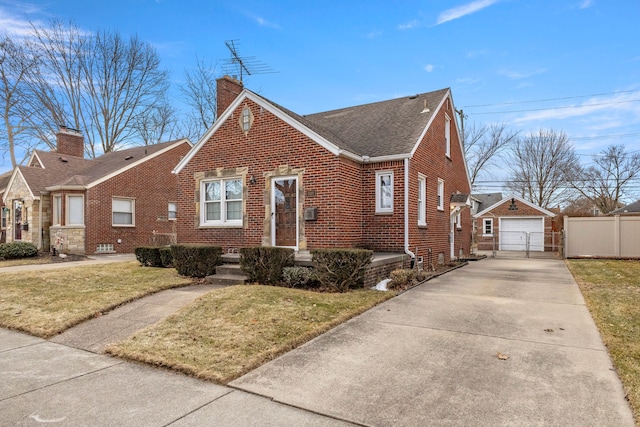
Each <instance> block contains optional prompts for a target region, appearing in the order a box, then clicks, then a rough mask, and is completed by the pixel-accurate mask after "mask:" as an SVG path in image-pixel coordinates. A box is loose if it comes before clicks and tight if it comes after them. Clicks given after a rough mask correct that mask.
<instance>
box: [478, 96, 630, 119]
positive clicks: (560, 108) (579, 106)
mask: <svg viewBox="0 0 640 427" xmlns="http://www.w3.org/2000/svg"><path fill="white" fill-rule="evenodd" d="M639 101H640V99H629V100H626V101H611V102H597V103H593V104H586V105H577V106H575V105H574V106H569V107H550V108H532V109H529V110H511V111H489V112H483V113H469V114H472V115H476V116H479V115H487V114H511V113H528V112H531V111H552V110H567V109H578V108H588V107H597V106H601V105H613V104H624V103H629V102H639Z"/></svg>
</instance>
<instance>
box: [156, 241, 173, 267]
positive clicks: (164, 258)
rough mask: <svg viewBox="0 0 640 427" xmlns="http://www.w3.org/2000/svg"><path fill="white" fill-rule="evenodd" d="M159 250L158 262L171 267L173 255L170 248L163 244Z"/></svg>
mask: <svg viewBox="0 0 640 427" xmlns="http://www.w3.org/2000/svg"><path fill="white" fill-rule="evenodd" d="M158 252H160V262H161V263H162V266H163V267H165V268H170V267H173V255H172V254H171V248H170V247H168V246H164V247H162V248H160V250H159V251H158Z"/></svg>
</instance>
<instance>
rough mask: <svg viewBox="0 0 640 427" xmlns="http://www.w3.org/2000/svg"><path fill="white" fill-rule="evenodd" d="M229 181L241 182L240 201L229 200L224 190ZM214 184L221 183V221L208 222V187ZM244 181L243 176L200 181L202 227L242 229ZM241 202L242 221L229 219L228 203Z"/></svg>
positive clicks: (241, 219) (241, 218)
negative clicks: (206, 189) (209, 184)
mask: <svg viewBox="0 0 640 427" xmlns="http://www.w3.org/2000/svg"><path fill="white" fill-rule="evenodd" d="M227 181H240V185H241V186H242V189H241V195H240V199H229V200H227V198H226V191H225V190H224V188H225V186H226V184H225V183H226V182H227ZM212 182H220V184H221V185H220V219H219V220H207V203H211V202H210V201H209V202H208V201H207V200H206V191H205V188H206V185H207V184H208V183H212ZM244 185H245V184H244V179H243V177H242V176H233V177H225V178H215V179H203V180H202V181H200V226H205V227H210V226H214V227H242V222H243V217H244ZM231 201H233V202H238V201H239V202H241V208H240V209H241V211H240V219H227V203H228V202H231Z"/></svg>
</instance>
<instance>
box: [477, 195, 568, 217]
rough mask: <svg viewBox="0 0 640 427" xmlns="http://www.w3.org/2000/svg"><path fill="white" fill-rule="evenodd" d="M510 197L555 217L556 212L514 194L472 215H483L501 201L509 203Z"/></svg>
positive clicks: (501, 202)
mask: <svg viewBox="0 0 640 427" xmlns="http://www.w3.org/2000/svg"><path fill="white" fill-rule="evenodd" d="M474 197H476V195H474ZM511 199H515V200H517V201H518V202H519V203H523V204H525V205H527V206H529V207H531V208H533V209H537V210H539V211H540V213H542V214H544V215H547V216H550V217H555V216H556V214H554V213H553V212H551V211H548V210H546V209H545V208H542V207H540V206H537V205H534V204H533V203H531V202H528V201H526V200H525V199H523V198H522V197H518V196H514V195H511V196H507V197H505V198H503V199H501V200H499V201H497V202H496V203H494V204H492V205H491V206H489V207H487V208H485V209H484V210H482V211H480V212H478V213H477V214H475V215H473V216H474V217H480V216H483V215H485V214H486V213H487V212H489V211H492V210H493V209H495V208H497V207H498V206H500V205H501V204H503V203H507V202H508V203H511Z"/></svg>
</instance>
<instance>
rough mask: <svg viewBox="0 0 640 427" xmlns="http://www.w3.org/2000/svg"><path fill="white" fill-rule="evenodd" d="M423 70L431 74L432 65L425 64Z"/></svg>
mask: <svg viewBox="0 0 640 427" xmlns="http://www.w3.org/2000/svg"><path fill="white" fill-rule="evenodd" d="M424 70H425V71H426V72H427V73H430V72H432V71H433V65H432V64H427V65H425V66H424Z"/></svg>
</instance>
